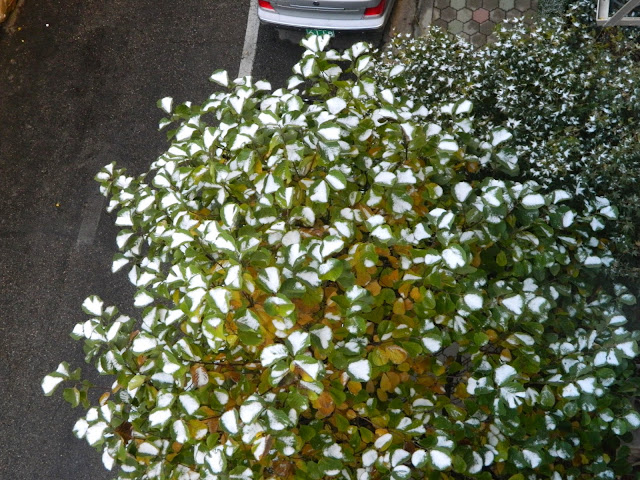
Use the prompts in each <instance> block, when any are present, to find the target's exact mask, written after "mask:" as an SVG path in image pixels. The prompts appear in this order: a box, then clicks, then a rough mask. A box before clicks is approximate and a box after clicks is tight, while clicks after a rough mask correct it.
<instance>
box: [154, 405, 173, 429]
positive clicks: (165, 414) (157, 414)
mask: <svg viewBox="0 0 640 480" xmlns="http://www.w3.org/2000/svg"><path fill="white" fill-rule="evenodd" d="M170 419H171V409H170V408H159V409H156V410H154V411H153V412H151V413H150V414H149V424H150V425H151V426H152V427H162V426H164V425H166V424H167V422H169V420H170Z"/></svg>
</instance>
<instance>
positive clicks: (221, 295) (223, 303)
mask: <svg viewBox="0 0 640 480" xmlns="http://www.w3.org/2000/svg"><path fill="white" fill-rule="evenodd" d="M209 294H210V295H211V298H212V299H213V302H214V303H215V305H216V307H218V310H220V312H222V313H225V314H226V313H229V299H230V294H229V291H228V290H227V289H226V288H223V287H216V288H212V289H211V290H210V291H209Z"/></svg>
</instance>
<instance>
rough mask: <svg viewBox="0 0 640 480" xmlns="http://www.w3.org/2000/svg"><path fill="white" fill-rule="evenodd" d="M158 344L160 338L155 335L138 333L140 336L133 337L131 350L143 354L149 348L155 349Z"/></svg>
mask: <svg viewBox="0 0 640 480" xmlns="http://www.w3.org/2000/svg"><path fill="white" fill-rule="evenodd" d="M157 346H158V340H157V339H156V338H155V337H153V336H151V335H149V334H147V333H144V332H143V333H140V334H138V336H137V337H136V338H134V339H133V343H132V345H131V351H132V352H133V353H136V354H141V353H145V352H148V351H149V350H153V349H154V348H156V347H157Z"/></svg>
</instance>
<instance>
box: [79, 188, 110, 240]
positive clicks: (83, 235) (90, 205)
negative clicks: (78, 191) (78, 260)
mask: <svg viewBox="0 0 640 480" xmlns="http://www.w3.org/2000/svg"><path fill="white" fill-rule="evenodd" d="M105 203H106V199H105V198H104V196H102V195H101V194H99V193H98V192H95V193H93V194H92V195H91V196H90V197H89V199H88V200H87V203H86V204H85V206H84V209H83V210H82V217H81V218H82V221H81V223H80V229H79V230H78V238H77V240H76V248H81V247H84V246H89V245H92V244H93V241H94V239H95V238H96V232H97V231H98V224H99V223H100V217H101V216H102V210H103V209H104V207H105Z"/></svg>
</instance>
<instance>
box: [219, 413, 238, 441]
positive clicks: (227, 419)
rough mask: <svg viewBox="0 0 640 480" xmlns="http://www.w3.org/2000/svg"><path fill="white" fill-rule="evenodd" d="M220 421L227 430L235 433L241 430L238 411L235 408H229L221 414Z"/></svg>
mask: <svg viewBox="0 0 640 480" xmlns="http://www.w3.org/2000/svg"><path fill="white" fill-rule="evenodd" d="M220 423H221V424H222V427H223V428H224V429H225V430H226V431H227V432H229V433H230V434H232V435H235V434H236V433H238V431H239V427H238V412H237V411H236V410H235V409H232V410H227V411H226V412H224V413H223V414H222V415H221V416H220Z"/></svg>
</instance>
